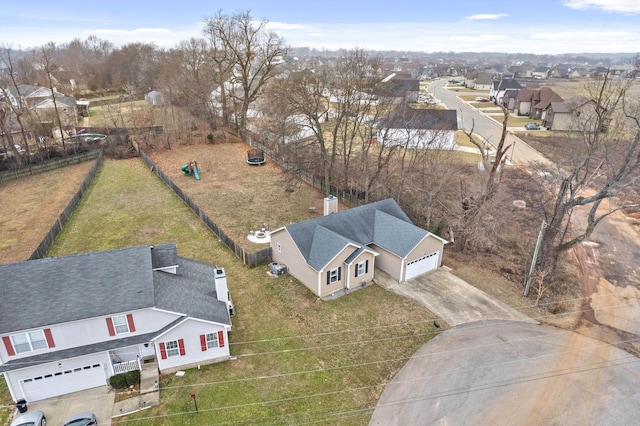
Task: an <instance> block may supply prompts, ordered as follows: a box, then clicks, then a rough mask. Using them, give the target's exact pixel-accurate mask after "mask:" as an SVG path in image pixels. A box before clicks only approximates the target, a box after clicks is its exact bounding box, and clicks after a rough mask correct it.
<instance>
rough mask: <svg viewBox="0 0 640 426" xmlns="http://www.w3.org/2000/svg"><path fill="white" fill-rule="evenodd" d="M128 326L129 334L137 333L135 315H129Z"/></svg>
mask: <svg viewBox="0 0 640 426" xmlns="http://www.w3.org/2000/svg"><path fill="white" fill-rule="evenodd" d="M127 324H129V332H130V333H135V331H136V325H135V324H134V323H133V314H127Z"/></svg>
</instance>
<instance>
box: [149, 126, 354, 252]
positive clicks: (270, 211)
mask: <svg viewBox="0 0 640 426" xmlns="http://www.w3.org/2000/svg"><path fill="white" fill-rule="evenodd" d="M227 141H228V142H226V143H214V144H194V145H181V146H176V147H174V148H173V149H170V150H155V151H152V152H148V153H147V154H148V155H149V157H150V158H151V159H152V160H153V162H154V163H155V164H156V165H157V166H158V167H159V168H160V169H161V170H162V171H163V172H164V173H165V174H167V175H168V176H169V177H170V178H171V179H172V180H173V181H174V182H175V183H176V185H178V186H180V188H181V189H182V190H183V191H184V192H185V193H186V194H187V195H189V197H190V198H191V199H193V200H194V201H195V203H196V204H198V206H200V208H202V209H203V210H204V211H205V212H206V213H207V214H208V215H209V217H211V218H212V219H213V221H214V222H216V223H217V224H218V225H220V226H221V227H222V229H223V230H224V232H225V233H226V234H227V235H229V236H230V237H231V238H233V239H234V240H235V241H236V242H237V243H240V244H241V245H242V246H243V248H245V249H249V250H251V249H256V250H257V249H260V248H263V247H265V244H256V243H252V242H250V241H249V240H248V239H247V235H248V233H249V231H252V230H253V231H255V230H259V229H261V228H263V227H264V228H265V229H267V230H274V229H276V228H279V227H281V226H284V225H288V224H289V223H293V222H298V221H301V220H306V219H310V218H312V217H315V216H317V215H318V214H322V211H323V199H324V196H325V195H324V194H323V193H321V192H320V191H318V190H316V189H315V188H313V187H310V186H309V185H307V184H305V183H304V182H302V181H301V180H297V179H296V180H295V181H294V182H293V183H292V182H291V180H290V177H289V176H287V175H286V174H285V172H283V170H282V169H281V168H280V166H278V165H276V164H274V163H273V162H272V161H270V160H269V159H268V158H267V161H266V164H263V165H249V164H247V161H246V160H247V152H248V151H249V150H251V149H252V148H251V146H250V145H248V144H246V143H244V142H242V141H241V140H239V139H231V137H228V138H227ZM191 161H195V162H197V164H198V168H199V170H200V173H199V175H200V180H196V179H195V178H194V177H193V176H187V175H186V174H185V173H184V172H183V171H182V167H183V166H184V165H185V164H188V163H189V162H191ZM341 208H345V207H344V206H342V207H341Z"/></svg>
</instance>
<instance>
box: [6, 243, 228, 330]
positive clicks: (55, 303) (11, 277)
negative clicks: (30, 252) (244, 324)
mask: <svg viewBox="0 0 640 426" xmlns="http://www.w3.org/2000/svg"><path fill="white" fill-rule="evenodd" d="M173 247H174V249H175V245H174V246H173ZM152 252H153V246H141V247H129V248H123V249H115V250H109V251H102V252H93V253H86V254H74V255H70V256H65V257H57V258H52V257H50V258H45V259H37V260H29V261H24V262H18V263H12V264H5V265H0V277H2V280H0V292H1V294H2V295H3V297H2V300H1V301H0V333H8V332H12V331H18V330H25V329H30V328H39V327H44V326H47V325H52V324H60V323H64V322H69V321H78V320H82V319H87V318H93V317H100V316H105V315H113V314H118V313H123V312H131V311H135V310H139V309H145V308H151V307H154V306H156V305H157V303H158V302H159V303H160V304H161V305H162V306H163V307H164V308H166V309H168V310H172V311H174V312H180V313H184V314H191V313H193V314H194V315H195V314H202V316H199V318H202V319H205V320H211V321H214V320H215V321H217V322H223V321H222V317H221V312H217V310H218V309H220V310H222V309H224V310H226V305H225V304H224V302H220V303H221V304H222V305H224V306H223V307H217V308H212V307H211V305H210V309H215V310H216V312H207V313H203V312H201V310H199V309H197V308H196V307H194V308H193V309H191V310H186V309H185V310H183V311H181V310H179V309H170V308H172V307H173V308H178V307H181V306H184V305H185V304H186V303H188V301H191V302H193V303H195V304H197V303H199V302H202V301H204V300H206V301H208V302H207V303H210V304H211V303H212V300H211V298H210V297H207V294H204V293H203V294H200V295H198V296H195V295H194V292H196V291H203V288H202V286H203V285H204V284H202V283H200V282H199V281H198V280H200V279H205V277H204V275H205V274H204V272H203V271H202V270H201V269H202V268H200V269H197V268H196V270H195V271H194V272H190V269H189V265H190V262H189V261H188V259H181V265H180V268H178V271H179V272H178V274H175V275H173V274H169V273H166V272H154V271H153V269H152ZM203 265H204V264H203ZM206 266H208V269H209V270H210V271H213V267H212V266H210V265H206ZM210 274H211V275H210V278H208V279H207V281H208V283H210V284H209V285H210V286H211V287H212V288H213V289H214V293H215V286H214V284H213V272H211V273H210ZM167 275H170V276H172V277H173V278H174V279H173V280H171V282H172V284H173V285H174V286H175V287H176V288H177V289H179V291H173V292H172V296H171V297H172V298H173V300H172V302H171V303H169V302H166V303H165V302H164V300H165V297H166V296H165V295H166V293H168V292H170V290H166V289H164V288H160V289H158V286H156V285H155V282H156V280H157V281H158V282H159V283H162V282H165V279H166V278H167V277H166V276H167ZM196 278H197V279H196ZM173 290H176V289H175V288H174V289H173ZM194 299H197V300H194ZM216 301H217V299H216ZM217 302H219V301H217ZM215 305H216V306H217V304H215ZM43 307H46V309H43ZM158 307H160V306H158ZM227 315H228V311H227ZM218 320H219V321H218ZM224 323H225V324H230V323H231V322H230V319H229V317H228V316H227V321H226V322H224Z"/></svg>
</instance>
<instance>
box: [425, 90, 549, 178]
mask: <svg viewBox="0 0 640 426" xmlns="http://www.w3.org/2000/svg"><path fill="white" fill-rule="evenodd" d="M446 84H447V80H443V79H440V80H435V81H433V82H432V83H430V84H429V85H428V86H427V89H428V90H429V92H430V93H431V94H433V96H434V97H435V98H436V99H438V100H439V101H440V102H441V103H443V104H444V105H445V106H446V107H447V108H449V109H455V110H456V111H458V128H459V129H460V130H466V131H470V130H471V129H472V128H473V132H474V133H476V134H478V135H480V136H482V137H484V138H485V139H486V140H487V141H488V142H489V143H490V144H492V145H493V146H494V147H495V146H497V145H498V143H499V142H500V135H501V134H502V123H498V122H497V121H495V120H493V119H491V118H489V117H487V116H486V115H485V114H483V113H482V112H480V111H479V110H478V109H476V108H473V107H472V106H470V105H469V104H468V103H466V102H464V101H462V100H460V99H459V98H458V96H460V95H462V94H464V93H465V92H463V91H450V90H446V89H445V88H444V87H445V86H446ZM474 93H475V92H469V94H474ZM475 94H477V93H475ZM505 144H506V145H507V146H509V145H512V148H511V149H510V150H509V151H508V156H509V159H510V160H511V161H513V162H514V163H528V164H530V165H531V164H532V163H541V164H542V165H543V166H544V167H552V166H553V164H552V163H551V162H550V161H549V160H547V159H546V158H545V157H544V156H543V155H542V154H540V153H539V152H538V151H536V150H535V149H533V148H532V147H531V146H529V145H528V144H527V143H526V142H525V141H523V140H522V139H520V138H518V137H516V136H515V135H513V134H512V133H509V134H508V135H507V138H506V140H505Z"/></svg>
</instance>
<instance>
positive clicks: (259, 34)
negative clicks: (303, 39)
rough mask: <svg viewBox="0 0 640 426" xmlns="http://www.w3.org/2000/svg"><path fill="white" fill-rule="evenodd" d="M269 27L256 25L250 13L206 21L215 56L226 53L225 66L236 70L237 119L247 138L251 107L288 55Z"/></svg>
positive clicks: (264, 21) (207, 32) (265, 24)
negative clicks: (237, 88)
mask: <svg viewBox="0 0 640 426" xmlns="http://www.w3.org/2000/svg"><path fill="white" fill-rule="evenodd" d="M267 23H268V21H266V20H262V21H260V22H258V23H256V21H254V20H253V18H252V17H251V14H250V12H249V11H242V12H236V13H234V14H233V15H231V16H229V15H225V14H223V13H222V11H219V12H218V14H217V15H216V16H214V17H212V18H207V19H206V20H205V24H206V29H205V33H206V34H207V36H208V38H209V40H213V46H214V54H215V53H220V52H223V54H224V59H223V60H222V62H221V64H229V65H232V66H233V77H234V78H235V79H236V80H237V83H238V84H239V86H240V95H239V94H238V93H236V92H235V91H233V93H231V96H232V99H233V100H234V101H235V102H237V104H238V109H237V111H236V116H235V118H236V120H237V130H238V133H239V134H240V136H241V137H243V138H244V137H245V136H246V135H245V133H246V130H247V114H248V111H249V108H250V106H251V104H252V103H253V102H255V101H256V100H257V99H258V97H259V96H260V94H261V92H262V89H263V88H264V86H265V84H266V83H267V82H268V81H269V80H271V79H272V78H273V77H274V76H275V75H276V67H277V65H278V64H279V63H280V62H279V61H278V59H281V58H282V56H283V55H285V54H286V52H287V48H286V47H285V44H284V40H283V39H282V38H281V37H280V36H278V35H277V34H276V33H275V32H273V31H269V30H268V29H267ZM216 47H222V48H223V49H219V48H218V49H216ZM231 83H233V81H232V82H231Z"/></svg>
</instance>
